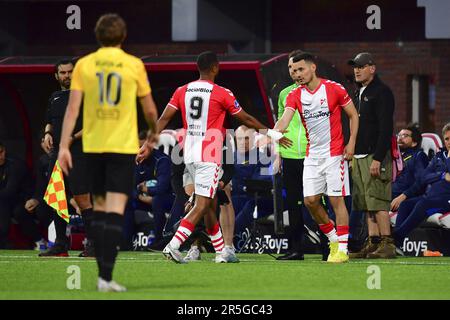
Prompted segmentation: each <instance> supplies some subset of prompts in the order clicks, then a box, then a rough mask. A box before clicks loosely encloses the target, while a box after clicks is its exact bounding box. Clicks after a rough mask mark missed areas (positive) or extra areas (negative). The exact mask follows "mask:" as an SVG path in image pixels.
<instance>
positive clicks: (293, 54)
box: [288, 49, 304, 59]
mask: <svg viewBox="0 0 450 320" xmlns="http://www.w3.org/2000/svg"><path fill="white" fill-rule="evenodd" d="M302 53H304V51H303V50H300V49H297V50H293V51H291V52H289V56H288V59H290V58H293V57H294V56H298V55H300V54H302Z"/></svg>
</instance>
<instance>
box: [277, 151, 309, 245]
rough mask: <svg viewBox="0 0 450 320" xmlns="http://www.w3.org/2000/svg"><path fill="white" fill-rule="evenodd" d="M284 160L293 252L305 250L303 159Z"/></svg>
mask: <svg viewBox="0 0 450 320" xmlns="http://www.w3.org/2000/svg"><path fill="white" fill-rule="evenodd" d="M282 160H283V170H282V177H283V187H284V189H285V190H286V199H285V200H286V201H285V202H284V209H286V208H287V210H288V213H289V229H288V236H289V240H290V241H289V243H290V244H291V247H290V251H291V252H300V253H302V252H303V237H304V220H303V214H302V209H301V208H302V205H303V161H304V160H303V159H287V158H282Z"/></svg>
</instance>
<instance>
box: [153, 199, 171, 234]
mask: <svg viewBox="0 0 450 320" xmlns="http://www.w3.org/2000/svg"><path fill="white" fill-rule="evenodd" d="M173 201H174V196H173V195H172V193H168V194H160V195H156V196H154V197H153V201H152V209H151V212H152V213H153V216H154V219H155V241H159V240H161V239H162V234H163V230H164V226H165V224H166V220H167V219H166V212H169V211H171V208H172V203H173Z"/></svg>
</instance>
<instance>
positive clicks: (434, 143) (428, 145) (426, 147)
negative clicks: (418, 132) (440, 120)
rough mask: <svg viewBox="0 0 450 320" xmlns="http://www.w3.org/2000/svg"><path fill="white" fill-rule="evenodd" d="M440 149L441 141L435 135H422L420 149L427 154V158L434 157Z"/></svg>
mask: <svg viewBox="0 0 450 320" xmlns="http://www.w3.org/2000/svg"><path fill="white" fill-rule="evenodd" d="M441 148H442V140H441V138H440V137H439V136H438V135H437V134H435V133H422V149H423V151H424V152H425V153H426V154H427V156H428V158H429V159H431V158H433V157H434V155H435V154H436V152H438V151H439V149H441Z"/></svg>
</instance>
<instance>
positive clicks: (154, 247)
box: [148, 238, 170, 251]
mask: <svg viewBox="0 0 450 320" xmlns="http://www.w3.org/2000/svg"><path fill="white" fill-rule="evenodd" d="M169 242H170V240H169V241H167V240H166V239H164V238H163V239H161V240H159V241H156V242H155V243H152V244H151V245H150V246H149V247H148V251H162V250H163V249H164V247H165V246H166V245H167V244H168V243H169Z"/></svg>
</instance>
